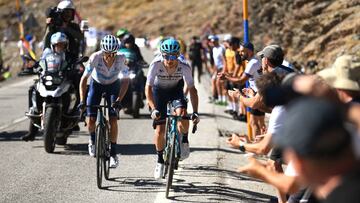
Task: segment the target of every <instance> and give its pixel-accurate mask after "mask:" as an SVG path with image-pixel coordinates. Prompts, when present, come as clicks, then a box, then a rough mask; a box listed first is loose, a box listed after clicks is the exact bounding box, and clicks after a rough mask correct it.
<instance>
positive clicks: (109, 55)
mask: <svg viewBox="0 0 360 203" xmlns="http://www.w3.org/2000/svg"><path fill="white" fill-rule="evenodd" d="M104 54H105V56H106V57H114V56H115V55H116V52H104Z"/></svg>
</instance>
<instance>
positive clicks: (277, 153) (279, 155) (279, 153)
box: [269, 147, 284, 164]
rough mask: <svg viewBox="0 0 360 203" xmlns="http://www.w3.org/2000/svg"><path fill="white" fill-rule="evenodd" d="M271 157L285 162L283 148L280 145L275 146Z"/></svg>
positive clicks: (278, 161) (279, 161) (276, 160)
mask: <svg viewBox="0 0 360 203" xmlns="http://www.w3.org/2000/svg"><path fill="white" fill-rule="evenodd" d="M269 158H270V159H271V160H273V161H275V162H277V163H281V164H283V163H284V161H283V156H282V149H280V148H278V147H274V148H273V149H272V151H271V153H270V157H269Z"/></svg>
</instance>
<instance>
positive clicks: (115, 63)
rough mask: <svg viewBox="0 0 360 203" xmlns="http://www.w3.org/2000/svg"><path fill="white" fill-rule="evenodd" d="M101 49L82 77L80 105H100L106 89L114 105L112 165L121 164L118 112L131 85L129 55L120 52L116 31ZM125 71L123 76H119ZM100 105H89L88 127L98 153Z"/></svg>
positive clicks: (92, 150) (91, 146)
mask: <svg viewBox="0 0 360 203" xmlns="http://www.w3.org/2000/svg"><path fill="white" fill-rule="evenodd" d="M100 47H101V50H100V51H98V52H95V53H93V54H92V55H91V56H90V62H89V63H88V65H87V66H86V68H85V71H84V74H83V76H82V78H81V81H80V87H81V88H80V104H79V109H82V110H85V106H89V105H99V104H100V102H101V99H102V98H101V97H102V94H103V93H106V100H107V103H108V104H111V106H112V107H113V108H109V112H108V113H109V114H108V115H109V117H110V119H109V120H110V141H111V151H110V167H111V168H115V167H117V166H118V163H119V161H118V157H117V155H116V154H117V153H116V147H115V146H116V142H117V136H118V124H117V112H116V111H115V110H114V109H120V107H121V105H120V102H121V100H122V99H123V97H124V95H125V93H126V91H127V88H128V86H129V68H128V67H127V66H126V65H125V60H126V59H125V56H123V55H118V54H116V52H117V50H118V48H119V44H118V40H117V39H116V37H115V36H113V35H106V36H105V37H104V38H103V39H102V40H101V42H100ZM119 75H121V80H120V79H119ZM89 77H91V81H90V86H89V91H88V95H87V99H86V105H85V94H86V85H87V80H88V78H89ZM96 114H97V110H96V108H89V107H88V108H87V112H86V115H87V117H88V122H87V123H88V130H89V133H90V140H89V147H88V149H89V155H90V156H95V122H96Z"/></svg>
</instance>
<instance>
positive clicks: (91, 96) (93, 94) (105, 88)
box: [86, 79, 120, 117]
mask: <svg viewBox="0 0 360 203" xmlns="http://www.w3.org/2000/svg"><path fill="white" fill-rule="evenodd" d="M119 91H120V80H116V81H115V82H113V83H112V84H109V85H102V84H100V83H98V82H96V81H95V80H93V79H91V81H90V86H89V93H88V97H87V99H86V105H99V104H100V102H101V99H102V98H101V96H102V94H103V93H106V98H105V99H106V103H107V105H108V106H109V107H110V106H111V104H112V103H113V102H115V101H116V99H117V97H118V96H119ZM86 113H87V116H88V117H96V115H97V108H90V107H87V108H86ZM108 113H109V114H108V115H109V117H116V112H115V111H114V109H112V108H109V110H108Z"/></svg>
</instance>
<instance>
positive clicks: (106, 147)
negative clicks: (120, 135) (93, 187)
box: [103, 128, 110, 180]
mask: <svg viewBox="0 0 360 203" xmlns="http://www.w3.org/2000/svg"><path fill="white" fill-rule="evenodd" d="M105 133H106V135H105V139H104V145H103V146H104V152H105V153H104V159H103V163H104V176H105V179H106V180H109V175H110V138H109V131H108V128H106V131H105Z"/></svg>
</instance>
